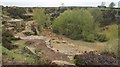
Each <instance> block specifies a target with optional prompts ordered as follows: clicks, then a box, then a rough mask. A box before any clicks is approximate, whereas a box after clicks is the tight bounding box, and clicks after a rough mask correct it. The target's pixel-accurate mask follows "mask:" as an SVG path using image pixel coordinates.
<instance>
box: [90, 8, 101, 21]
mask: <svg viewBox="0 0 120 67" xmlns="http://www.w3.org/2000/svg"><path fill="white" fill-rule="evenodd" d="M88 11H89V12H90V13H91V15H92V16H93V18H94V21H95V22H102V20H103V13H102V11H101V10H100V9H98V8H96V9H95V8H94V9H92V8H89V9H88Z"/></svg>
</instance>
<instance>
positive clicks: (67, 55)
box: [15, 30, 102, 63]
mask: <svg viewBox="0 0 120 67" xmlns="http://www.w3.org/2000/svg"><path fill="white" fill-rule="evenodd" d="M15 36H19V37H21V39H23V40H24V41H26V42H30V43H26V45H27V46H29V47H34V48H35V49H37V48H39V49H41V52H42V54H41V55H42V56H43V57H44V59H46V60H50V61H57V62H58V61H59V62H60V61H61V63H63V62H62V61H64V62H65V61H67V62H73V57H74V55H76V54H82V53H84V52H89V51H95V50H97V49H98V48H99V49H100V48H102V46H101V45H97V43H88V42H84V41H81V40H71V39H69V38H67V37H65V36H62V35H56V34H55V33H52V32H50V31H49V30H44V31H43V32H42V34H41V36H24V35H23V34H22V33H18V34H17V35H15ZM91 45H92V47H91Z"/></svg>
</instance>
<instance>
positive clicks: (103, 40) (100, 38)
mask: <svg viewBox="0 0 120 67" xmlns="http://www.w3.org/2000/svg"><path fill="white" fill-rule="evenodd" d="M96 40H97V41H100V42H105V41H108V38H107V37H106V35H105V34H97V36H96Z"/></svg>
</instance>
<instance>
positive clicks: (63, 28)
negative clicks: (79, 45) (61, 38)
mask: <svg viewBox="0 0 120 67" xmlns="http://www.w3.org/2000/svg"><path fill="white" fill-rule="evenodd" d="M94 25H95V23H94V18H93V16H92V15H91V14H90V13H89V12H88V11H87V10H83V9H81V10H77V9H76V10H67V11H65V12H64V13H61V14H60V16H59V17H57V18H56V19H55V22H54V23H53V31H54V32H57V33H60V34H63V35H66V36H68V37H70V38H72V39H83V38H85V40H86V41H87V40H88V41H94V37H95V36H94V33H95V28H94ZM95 27H96V26H95Z"/></svg>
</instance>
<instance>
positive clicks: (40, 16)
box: [33, 8, 50, 27]
mask: <svg viewBox="0 0 120 67" xmlns="http://www.w3.org/2000/svg"><path fill="white" fill-rule="evenodd" d="M33 19H34V20H35V21H36V22H38V23H39V25H40V27H48V26H49V24H50V17H49V16H47V15H45V13H44V9H42V8H40V9H35V10H34V11H33Z"/></svg>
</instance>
